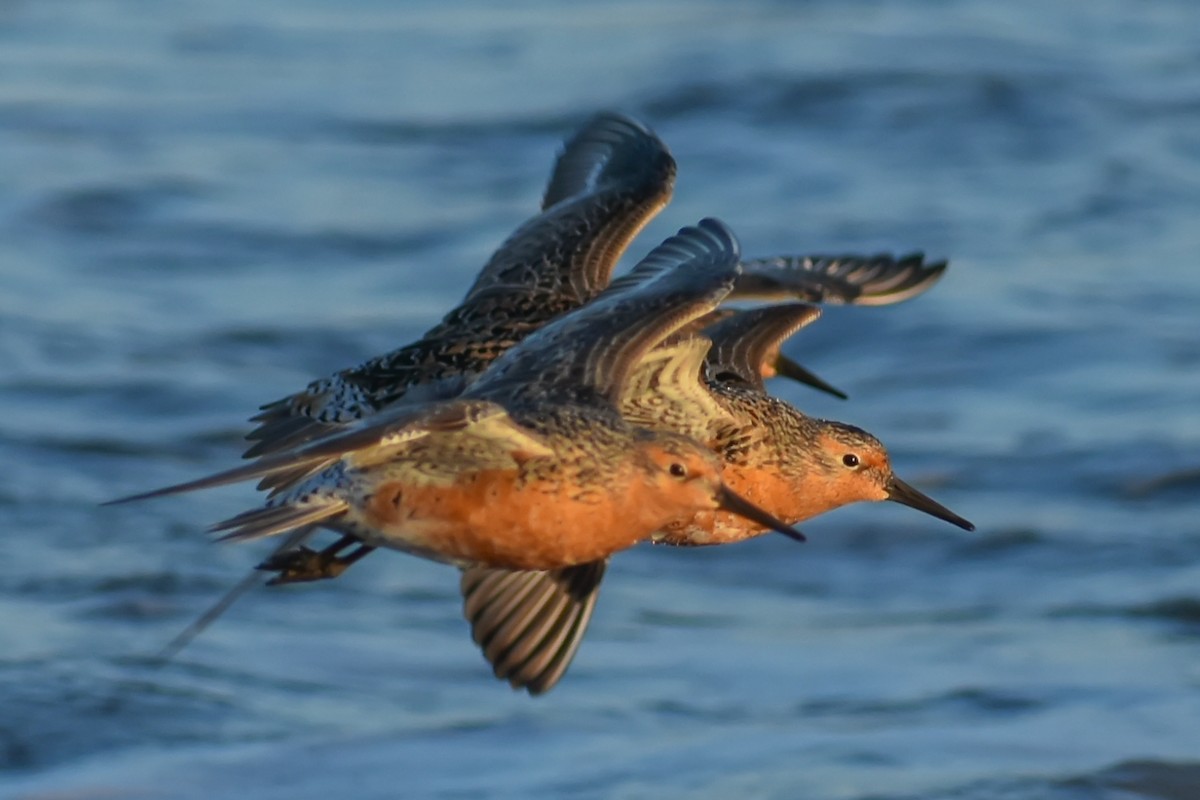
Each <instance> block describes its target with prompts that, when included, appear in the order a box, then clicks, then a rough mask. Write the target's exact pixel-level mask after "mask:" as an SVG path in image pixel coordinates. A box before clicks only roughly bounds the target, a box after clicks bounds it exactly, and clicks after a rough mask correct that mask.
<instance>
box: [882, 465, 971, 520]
mask: <svg viewBox="0 0 1200 800" xmlns="http://www.w3.org/2000/svg"><path fill="white" fill-rule="evenodd" d="M887 493H888V498H887V499H888V500H892V501H894V502H897V503H900V504H901V505H905V506H908V507H909V508H915V509H916V510H917V511H924V512H925V513H926V514H930V515H931V516H934V517H937V518H938V519H944V520H946V522H949V523H952V524H954V525H957V526H958V527H960V528H962V529H963V530H966V531H973V530H975V526H974V525H972V524H971V523H970V522H967V521H966V520H965V519H963V518H962V517H960V516H959V515H958V514H955V513H954V512H953V511H951V510H950V509H948V508H946V507H945V506H944V505H942V504H941V503H939V502H937V501H936V500H934V499H933V498H932V497H927V496H926V495H923V494H921V493H920V492H918V491H917V490H916V489H914V488H913V487H911V486H909V485H908V484H907V483H905V482H904V481H902V480H900V479H899V478H897V477H896V476H895V475H893V476H892V480H891V483H889V484H888V486H887Z"/></svg>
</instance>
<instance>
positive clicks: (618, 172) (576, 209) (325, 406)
mask: <svg viewBox="0 0 1200 800" xmlns="http://www.w3.org/2000/svg"><path fill="white" fill-rule="evenodd" d="M674 178H675V162H674V160H673V159H672V158H671V154H670V153H669V152H668V150H667V148H666V145H664V144H663V143H662V141H661V140H660V139H659V138H658V137H657V136H655V135H654V133H653V132H652V131H651V130H650V129H649V128H647V127H646V126H645V125H643V124H641V123H640V122H637V121H636V120H634V119H631V118H629V117H625V116H622V115H620V114H613V113H603V114H598V115H596V116H595V117H594V118H593V119H592V120H591V121H589V122H588V123H587V124H586V125H585V126H584V127H583V128H582V129H580V131H579V132H578V133H576V134H575V135H574V136H573V137H572V138H571V139H570V140H568V142H567V143H566V145H565V148H564V150H563V152H562V154H561V155H560V156H559V158H558V161H557V163H556V164H555V168H554V172H553V174H552V175H551V178H550V182H549V185H548V187H547V189H546V194H545V197H544V199H543V212H542V213H540V214H538V215H537V216H535V217H533V218H532V219H530V220H528V221H527V222H526V223H525V224H524V225H522V226H521V227H520V228H519V229H518V230H517V232H516V233H514V234H513V235H512V236H511V237H509V239H508V240H507V241H506V242H505V243H504V244H503V245H502V246H501V247H500V248H499V250H497V251H496V253H495V254H494V255H493V256H492V258H491V259H490V260H489V261H488V263H487V264H486V265H485V266H484V268H483V270H482V271H481V272H480V274H479V276H478V277H477V278H476V280H475V282H474V284H473V285H472V287H471V289H470V291H469V292H468V293H467V296H466V298H465V299H464V300H463V302H462V303H461V304H459V305H458V306H457V307H456V308H454V309H453V310H451V311H450V312H449V313H448V314H447V315H446V316H445V317H444V318H443V319H442V321H441V322H440V323H439V324H438V325H437V326H435V327H434V328H432V329H431V330H430V331H428V332H427V333H426V334H425V335H424V336H422V337H421V338H420V339H419V340H417V341H416V342H413V343H411V344H409V345H406V346H405V347H402V348H399V349H397V350H393V351H391V352H389V353H386V354H384V355H382V356H379V357H377V358H372V359H371V360H369V361H366V362H364V363H362V364H360V365H358V366H357V367H353V368H351V369H346V370H342V371H341V372H338V373H337V374H335V375H332V376H330V377H328V378H324V379H321V380H318V381H313V382H312V383H310V384H309V385H308V386H307V387H305V389H304V390H303V391H300V392H297V393H296V394H293V395H290V396H288V397H285V398H283V399H281V400H277V401H275V402H273V403H269V404H267V405H265V406H263V407H262V410H261V412H260V413H259V414H258V415H256V416H255V417H253V418H252V421H253V422H257V423H258V427H257V428H255V430H254V431H252V432H251V433H250V434H249V436H248V437H247V438H249V439H251V440H253V441H254V444H253V445H252V446H251V447H250V449H249V450H247V451H246V453H245V457H246V458H256V457H259V456H264V455H268V454H270V453H277V452H281V451H285V450H292V449H294V448H296V447H299V446H300V445H302V444H304V443H305V442H309V441H312V440H314V439H317V438H319V437H322V436H325V435H328V434H329V433H331V432H333V431H337V430H340V429H342V428H344V427H345V426H346V425H347V424H351V423H353V422H355V421H356V420H358V419H361V418H363V417H366V416H369V415H371V414H373V413H375V411H377V410H378V409H380V408H382V407H384V406H387V405H390V404H391V403H394V402H396V401H398V400H400V399H402V398H404V399H406V400H410V401H411V398H409V397H408V396H409V395H410V394H411V393H412V392H413V390H414V389H415V388H416V387H423V386H426V385H429V384H438V385H440V386H445V385H447V383H448V382H452V381H453V380H455V379H462V380H461V381H460V383H459V385H458V386H457V387H456V388H457V390H458V391H461V389H462V387H463V386H464V385H465V384H466V383H467V382H469V380H470V379H471V378H473V377H474V375H476V374H478V373H480V372H482V371H483V370H484V369H485V368H486V367H487V365H488V364H490V363H491V361H492V360H493V359H495V358H496V357H497V356H498V355H499V354H500V353H502V352H504V351H505V350H507V349H508V348H509V347H511V346H512V345H513V344H514V343H515V342H517V341H519V340H520V339H522V338H523V337H524V336H525V335H527V334H528V333H529V332H530V331H532V330H536V329H537V328H538V327H540V326H541V325H543V324H544V323H545V322H547V321H548V320H550V319H552V318H554V317H556V316H558V315H560V314H562V313H564V312H566V311H569V310H571V309H572V308H575V307H577V306H579V305H580V304H582V303H584V302H586V301H587V300H589V299H590V298H591V297H592V296H593V295H595V294H596V293H597V292H599V291H600V290H601V289H602V288H603V287H604V286H605V285H606V284H607V283H608V279H609V277H610V276H611V274H612V269H613V267H614V266H615V265H616V262H617V260H618V259H619V258H620V256H621V254H622V253H623V252H624V250H625V248H626V246H627V245H628V243H629V241H630V240H632V238H633V237H634V236H636V235H637V233H638V231H640V230H641V229H642V227H643V226H644V225H645V224H646V223H647V222H648V221H649V220H650V219H651V218H652V217H653V216H654V215H655V214H656V213H657V212H658V211H659V210H660V209H661V208H662V207H663V206H664V205H666V203H667V202H668V201H669V200H670V197H671V191H672V188H673V186H674ZM453 394H454V393H453V392H443V393H442V394H440V395H439V396H438V398H437V399H443V398H444V397H446V396H453ZM303 474H304V473H298V474H296V475H282V474H280V475H277V477H276V479H275V480H273V481H271V482H268V483H267V484H266V485H265V486H264V488H269V487H270V488H273V487H278V486H282V485H287V484H288V483H290V482H292V481H293V480H295V479H296V477H298V476H302V475H303Z"/></svg>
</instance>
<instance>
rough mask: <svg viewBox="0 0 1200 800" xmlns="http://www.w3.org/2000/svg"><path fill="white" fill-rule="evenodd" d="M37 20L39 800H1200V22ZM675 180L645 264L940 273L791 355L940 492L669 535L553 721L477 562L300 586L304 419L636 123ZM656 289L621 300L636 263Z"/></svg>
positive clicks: (17, 775) (22, 235)
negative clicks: (784, 524)
mask: <svg viewBox="0 0 1200 800" xmlns="http://www.w3.org/2000/svg"><path fill="white" fill-rule="evenodd" d="M446 6H447V4H443V3H434V2H379V1H377V0H360V1H359V2H355V3H339V2H334V0H262V2H257V3H243V2H232V1H231V0H214V1H213V2H205V3H198V2H197V3H161V2H149V1H148V0H143V1H141V2H138V1H137V0H111V1H104V0H88V2H82V0H75V1H74V2H71V1H69V0H37V2H33V1H32V0H31V1H30V2H20V0H7V1H6V2H2V3H0V175H2V176H3V177H2V179H0V231H2V232H0V289H2V291H0V463H3V464H4V465H5V466H6V469H5V477H4V480H3V482H2V483H0V514H2V518H3V520H4V525H3V528H4V531H3V535H2V536H0V558H2V563H3V565H4V568H3V569H2V570H0V598H2V600H0V795H3V796H5V797H17V798H24V799H25V800H32V799H33V798H50V797H54V798H62V797H70V798H101V797H103V798H125V797H130V798H133V797H136V798H210V797H244V798H288V799H289V800H304V799H305V798H327V797H359V798H385V797H387V798H390V797H397V796H400V797H444V798H450V797H453V798H462V797H475V796H488V797H512V798H524V797H530V796H572V797H583V798H592V797H595V798H610V797H612V798H675V797H688V798H691V797H701V798H727V797H764V798H766V797H769V798H797V797H803V798H809V799H811V800H843V799H845V800H867V799H868V798H870V800H917V798H921V799H922V800H924V799H926V798H945V799H946V800H949V799H950V798H954V800H983V799H985V798H1009V799H1012V798H1021V799H1022V800H1026V799H1028V798H1049V799H1050V800H1078V799H1079V798H1113V799H1114V800H1115V799H1116V798H1120V799H1121V800H1129V798H1172V799H1175V798H1179V799H1183V798H1188V799H1191V798H1195V797H1200V521H1198V518H1200V515H1198V511H1200V502H1198V497H1200V491H1198V490H1200V452H1198V448H1197V445H1198V444H1200V416H1198V413H1197V409H1198V407H1200V339H1198V336H1197V334H1198V331H1197V324H1198V323H1197V320H1198V317H1197V312H1198V308H1200V265H1198V264H1197V253H1200V224H1198V222H1197V220H1198V219H1200V38H1198V37H1197V32H1198V31H1200V6H1197V5H1195V4H1194V3H1191V2H1189V1H1188V0H1176V1H1175V2H1170V1H1169V0H1166V1H1164V2H1135V0H1108V1H1106V2H1099V3H1082V2H1080V3H1058V4H1047V3H1044V2H1033V0H1014V1H1013V2H1007V3H1003V4H998V3H992V2H985V1H984V0H977V1H976V2H941V0H908V1H907V2H893V3H883V2H834V1H833V0H813V1H812V2H782V1H780V2H770V1H769V0H751V1H750V2H743V3H736V4H735V3H717V2H692V1H691V0H688V2H682V0H680V1H679V2H655V3H641V2H625V1H618V2H596V3H590V4H569V3H562V2H553V1H552V0H529V2H522V3H514V4H507V6H508V7H506V8H504V9H503V10H500V9H499V8H497V7H495V6H494V5H493V4H489V3H484V2H478V0H477V1H476V2H466V3H459V4H455V5H454V6H453V10H449V9H448V8H447V7H446ZM604 108H613V109H619V110H624V111H627V112H629V113H632V114H635V115H637V116H639V117H640V118H642V119H644V120H645V121H646V122H648V123H649V124H650V125H651V126H652V127H654V128H655V130H656V131H657V132H658V133H659V134H660V135H661V136H662V137H663V139H664V140H665V141H666V142H667V143H668V145H669V146H670V147H671V148H672V151H673V152H674V155H675V157H676V159H677V160H678V163H679V179H678V183H677V189H676V195H675V198H676V199H675V200H674V202H673V204H672V205H671V206H670V207H669V208H668V209H666V211H665V212H664V213H663V214H662V215H661V216H660V217H659V218H658V220H657V221H655V222H654V223H653V224H652V225H651V227H650V228H649V229H648V230H647V231H646V232H645V233H644V234H643V236H642V237H641V238H640V239H639V240H638V241H637V242H636V243H635V245H634V246H633V247H632V248H631V251H630V254H629V257H628V258H627V259H626V261H625V264H626V265H627V264H629V263H632V261H633V260H635V259H636V258H637V257H639V256H640V255H642V254H644V253H645V252H646V251H647V250H648V249H649V248H650V247H651V246H653V244H654V243H656V242H657V241H659V240H661V239H662V238H663V237H665V236H666V235H669V234H670V233H671V232H673V231H674V230H676V229H677V228H679V227H680V226H682V225H685V224H689V223H692V222H695V221H696V220H697V219H699V218H700V217H702V216H707V215H712V216H717V217H720V218H722V219H724V220H725V221H727V222H728V223H729V224H730V225H732V226H733V228H734V229H735V230H736V231H737V232H738V233H739V235H740V237H741V239H742V244H743V250H744V252H745V253H746V254H747V255H749V256H755V255H770V254H776V253H783V252H791V253H805V252H810V253H811V252H823V253H830V252H859V253H872V252H879V251H891V252H896V253H902V252H908V251H912V250H923V251H925V252H926V253H927V254H928V255H929V256H930V257H933V258H949V259H950V260H951V268H950V270H949V272H948V273H947V275H946V277H945V278H944V280H943V281H942V282H941V284H940V285H938V286H937V287H936V288H935V289H934V290H933V291H931V292H930V293H929V294H928V295H925V296H922V297H920V298H919V299H917V300H914V301H912V302H910V303H906V304H903V305H898V306H895V307H891V308H882V309H866V308H830V309H828V310H827V312H826V314H825V317H824V318H823V319H822V320H821V321H820V322H819V323H817V324H816V325H813V326H812V327H810V328H808V329H806V330H805V331H803V332H802V333H801V334H799V335H798V336H797V337H796V338H795V339H794V340H792V342H790V343H789V345H788V347H787V351H786V352H787V353H788V354H789V355H790V356H792V357H794V358H796V359H797V360H799V361H801V362H802V363H804V364H806V365H807V366H809V367H811V368H812V369H814V370H815V371H817V372H818V373H819V374H821V375H822V376H823V377H825V378H827V379H829V380H830V381H831V382H833V383H834V384H836V385H838V386H840V387H842V388H844V389H846V390H847V391H848V392H849V393H850V395H851V399H850V400H849V401H846V402H841V401H837V400H835V399H832V398H827V397H823V396H819V395H817V394H815V393H813V392H811V391H809V390H806V389H804V388H803V387H797V386H794V385H789V384H787V383H778V384H776V385H775V386H774V387H773V388H774V390H775V391H776V392H777V393H778V394H780V395H781V396H782V397H784V398H786V399H788V400H790V401H791V402H793V403H795V404H797V405H798V406H799V407H801V408H802V409H804V410H806V411H807V412H809V413H812V414H816V415H821V416H828V417H834V418H837V419H842V420H845V421H848V422H852V423H855V424H858V425H862V426H864V427H866V428H868V429H869V430H871V431H873V432H875V433H876V434H878V435H879V436H880V438H881V439H883V440H884V442H885V443H887V444H888V445H889V447H890V448H891V449H892V453H893V457H894V462H895V465H896V468H897V472H898V473H899V474H901V475H902V476H904V477H906V478H907V479H908V480H910V481H911V482H913V483H915V484H916V485H918V486H920V487H921V488H923V489H925V490H926V491H928V492H929V493H931V494H932V495H934V496H935V497H936V498H938V499H939V500H941V501H943V502H944V503H946V504H947V505H949V506H950V507H952V508H954V509H955V510H956V511H958V512H960V513H962V514H963V515H964V516H966V517H968V518H970V519H971V520H973V521H974V522H975V523H976V524H977V525H978V528H979V530H978V531H977V532H976V533H974V534H967V533H964V532H963V531H960V530H958V529H956V528H953V527H951V526H949V525H945V524H944V523H940V522H938V521H936V520H933V519H931V518H929V517H925V516H922V515H919V514H917V513H916V512H913V511H911V510H908V509H904V508H902V507H899V506H896V505H894V504H885V505H871V506H863V507H857V508H852V509H845V510H841V511H837V512H834V513H832V514H829V515H827V516H825V517H821V518H819V519H816V520H813V521H811V522H809V523H807V524H806V525H805V526H804V529H805V531H806V532H807V533H808V534H809V537H810V542H809V543H808V544H806V545H804V546H798V545H796V544H794V543H792V542H789V541H787V540H785V539H783V538H782V537H765V538H763V539H761V540H759V541H756V542H752V543H749V544H745V545H741V546H737V547H729V548H718V549H713V550H705V551H702V552H699V551H687V552H682V551H675V550H668V549H661V548H660V549H656V548H651V547H643V548H639V549H636V550H634V551H632V552H630V553H628V554H625V555H623V556H621V557H620V558H619V559H618V560H617V561H616V562H615V564H614V567H613V569H612V570H611V572H610V574H609V578H608V580H607V581H606V585H605V588H604V591H603V593H602V599H601V602H600V605H599V609H598V612H597V614H596V617H595V619H594V622H593V625H592V630H591V633H590V636H589V639H588V641H587V642H586V643H585V644H584V646H583V648H582V649H581V651H580V653H579V656H578V658H577V659H576V661H575V664H574V667H573V668H572V671H571V673H570V674H569V675H568V676H567V679H566V680H565V681H564V682H563V684H562V685H561V686H560V687H559V688H558V689H556V690H555V691H554V692H552V693H551V694H549V695H547V696H546V697H544V698H541V699H538V700H536V701H535V700H530V699H529V698H528V697H526V696H525V695H523V694H515V693H512V692H511V691H510V690H509V689H508V688H507V686H505V685H502V684H499V683H497V682H495V681H494V680H493V679H492V678H491V676H490V673H489V672H488V670H487V668H486V666H485V665H484V663H483V661H482V659H481V658H480V656H479V654H478V653H477V651H476V649H475V647H474V645H473V644H472V643H471V642H470V641H469V638H468V634H467V630H466V625H465V623H464V622H463V621H462V620H461V618H460V616H459V600H458V597H457V591H456V586H457V578H456V574H455V572H454V571H453V570H451V569H449V568H446V567H441V566H438V565H434V564H429V563H426V562H422V561H419V560H417V559H413V558H407V557H403V556H400V555H397V554H386V553H385V554H382V555H379V556H377V557H374V558H371V559H369V560H367V561H366V562H364V563H363V564H362V565H361V566H358V567H356V568H355V569H354V570H352V571H351V572H349V573H348V574H347V575H346V576H344V577H343V578H342V579H341V580H338V581H332V582H327V583H323V584H318V585H309V586H298V587H285V588H283V589H278V590H261V591H256V592H255V593H253V594H252V595H251V596H249V597H247V598H245V599H244V600H243V602H241V603H240V604H239V605H237V606H236V607H235V608H234V609H233V610H232V611H231V612H230V613H229V614H228V615H227V616H226V617H225V618H224V619H222V620H221V621H220V622H219V623H218V624H217V625H216V626H214V627H213V628H212V629H211V630H210V631H209V632H208V633H207V634H205V635H204V636H203V637H201V638H200V639H199V640H197V641H196V642H195V643H194V644H193V646H191V647H190V648H189V649H187V650H186V651H184V652H183V653H182V654H181V655H180V657H179V658H178V660H177V661H176V662H174V663H172V664H170V665H168V666H166V667H164V668H157V667H155V666H154V665H153V664H152V662H151V661H150V660H149V659H148V656H149V655H150V654H153V653H154V652H155V651H157V650H158V649H159V648H160V647H161V646H162V645H163V644H164V643H165V642H166V641H167V640H169V639H170V638H171V636H173V635H174V634H175V633H176V632H177V631H178V630H179V629H180V628H182V627H183V626H184V625H185V624H186V623H187V622H188V621H190V620H191V619H192V618H193V617H194V616H196V615H197V614H198V613H200V612H201V611H202V610H203V609H204V608H205V607H206V606H207V605H208V604H209V603H210V602H212V601H213V600H214V599H215V598H216V597H217V596H219V595H220V594H221V593H222V592H223V591H224V590H225V589H226V588H227V587H228V586H229V585H231V584H233V583H234V582H236V581H237V580H238V579H239V578H240V577H241V576H242V575H243V574H244V573H245V571H246V570H247V569H248V568H249V567H250V566H251V565H252V564H254V563H256V561H257V559H258V558H259V557H261V555H262V548H261V547H260V548H253V547H249V546H247V547H216V546H213V545H212V544H211V543H210V542H209V540H208V537H207V536H206V535H205V534H204V533H203V527H204V526H205V525H206V524H208V523H210V522H212V521H215V520H217V519H221V518H223V517H224V516H227V515H229V514H231V513H233V512H236V511H239V510H242V508H243V507H245V506H246V504H247V502H248V501H249V500H250V499H251V497H252V494H253V493H252V491H251V489H250V488H248V487H238V488H233V489H229V490H222V491H219V492H210V493H205V494H202V495H196V496H186V497H181V498H176V499H171V500H163V501H157V502H152V503H145V504H142V505H137V506H127V507H118V508H99V507H98V504H99V503H101V502H102V501H104V500H107V499H111V498H113V497H115V496H119V495H122V494H126V493H130V492H134V491H138V490H142V489H146V488H149V487H152V486H157V485H160V484H163V483H166V482H173V481H177V480H182V479H185V478H189V477H193V476H196V475H198V474H201V473H205V472H208V471H212V470H216V469H220V468H223V467H225V466H228V465H230V464H231V463H233V461H234V460H235V459H236V458H237V456H238V455H239V454H240V452H241V450H242V449H243V447H244V445H243V443H242V441H241V436H242V435H243V434H244V433H245V432H246V431H247V430H249V424H248V423H247V422H245V419H246V418H247V417H248V416H249V415H250V414H251V413H252V412H253V410H254V409H255V408H256V407H257V406H258V405H259V404H261V403H264V402H267V401H270V400H274V399H276V398H278V397H281V396H283V395H285V394H288V393H290V392H293V391H296V390H298V389H299V388H301V387H302V386H303V385H304V384H305V383H307V382H308V381H309V380H310V379H312V378H315V377H318V376H321V375H324V374H327V373H329V372H331V371H333V370H335V369H338V368H341V367H344V366H349V365H351V364H354V363H356V362H358V361H360V360H362V359H364V358H366V357H368V356H371V355H375V354H376V353H379V352H383V351H384V350H388V349H391V348H392V347H395V346H397V345H399V344H401V343H404V342H407V341H408V340H410V339H411V338H413V337H414V336H416V335H417V334H419V333H420V332H422V331H423V330H424V329H426V328H427V327H429V326H430V325H432V324H433V323H434V322H435V321H437V319H439V317H440V316H441V314H442V313H443V312H444V311H445V310H446V309H447V308H449V307H450V306H451V305H452V304H453V303H454V302H456V301H457V300H458V298H459V297H460V295H461V293H462V291H463V289H464V287H465V285H466V283H467V281H469V280H470V278H471V277H472V276H473V275H474V273H475V272H476V270H477V269H478V268H479V267H480V266H481V265H482V264H483V262H484V261H485V260H486V258H487V257H488V255H489V254H490V253H491V251H492V249H493V248H494V247H496V246H497V245H498V244H499V243H500V242H501V241H502V240H503V239H504V238H505V237H506V236H507V234H508V233H509V232H510V231H511V230H512V229H513V228H515V227H516V226H517V225H518V224H519V223H520V222H522V221H523V220H524V219H525V218H526V217H528V216H530V215H531V214H532V213H534V211H535V210H536V208H537V205H538V202H539V200H540V196H541V191H542V188H543V184H544V181H545V180H546V177H547V176H548V174H549V170H550V166H551V164H552V162H553V158H554V156H555V154H556V152H557V150H558V147H559V145H560V143H561V141H562V139H563V138H564V137H566V136H567V135H569V134H570V133H571V132H572V131H573V129H574V128H575V127H576V126H577V125H578V124H580V123H581V122H582V121H583V120H584V119H586V118H587V117H588V116H589V115H590V114H591V113H593V112H594V111H596V110H599V109H604ZM623 268H624V267H623Z"/></svg>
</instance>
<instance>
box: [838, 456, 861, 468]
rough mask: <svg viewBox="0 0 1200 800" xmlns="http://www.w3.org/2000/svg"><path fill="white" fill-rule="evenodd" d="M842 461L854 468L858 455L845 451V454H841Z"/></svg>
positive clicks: (856, 464)
mask: <svg viewBox="0 0 1200 800" xmlns="http://www.w3.org/2000/svg"><path fill="white" fill-rule="evenodd" d="M842 463H843V464H845V465H846V466H847V467H850V469H854V468H855V467H857V466H858V456H856V455H854V453H846V455H844V456H842Z"/></svg>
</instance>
